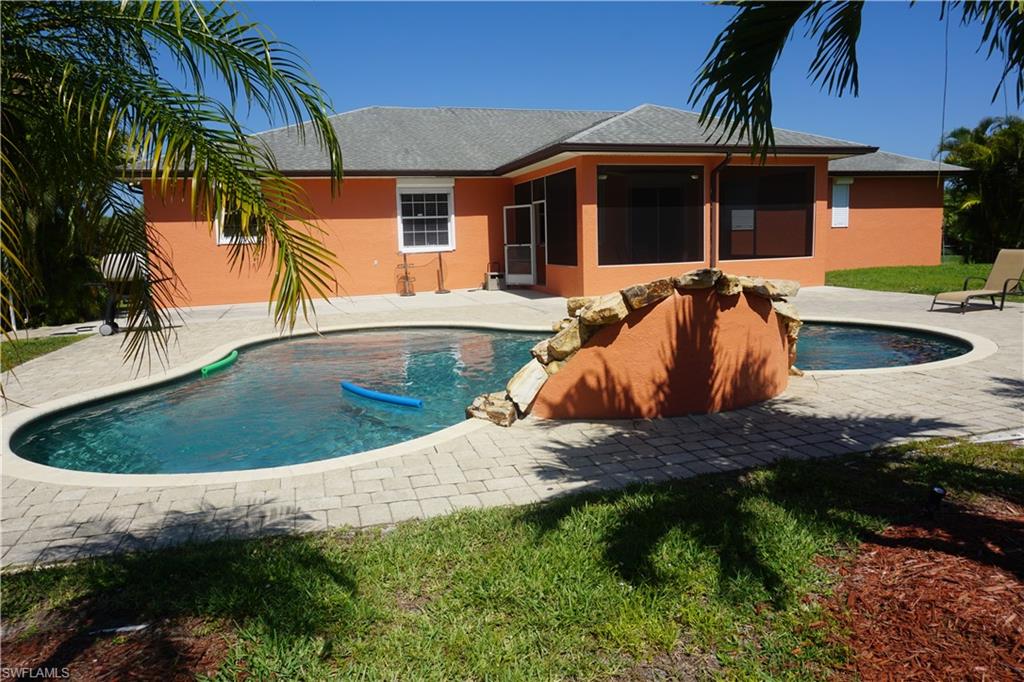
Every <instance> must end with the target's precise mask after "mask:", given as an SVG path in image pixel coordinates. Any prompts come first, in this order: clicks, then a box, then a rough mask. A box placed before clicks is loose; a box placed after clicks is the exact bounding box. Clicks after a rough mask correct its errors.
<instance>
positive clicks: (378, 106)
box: [332, 104, 620, 117]
mask: <svg viewBox="0 0 1024 682" xmlns="http://www.w3.org/2000/svg"><path fill="white" fill-rule="evenodd" d="M364 109H401V110H406V111H443V110H445V109H458V110H460V111H543V112H547V113H557V114H617V113H620V112H618V111H615V110H610V109H554V108H550V107H548V108H543V107H466V106H448V105H441V106H432V107H410V106H403V105H400V104H375V105H373V106H369V107H360V108H359V109H352V110H351V111H341V112H338V113H336V114H332V117H333V116H344V115H345V114H351V113H355V112H357V111H363V110H364Z"/></svg>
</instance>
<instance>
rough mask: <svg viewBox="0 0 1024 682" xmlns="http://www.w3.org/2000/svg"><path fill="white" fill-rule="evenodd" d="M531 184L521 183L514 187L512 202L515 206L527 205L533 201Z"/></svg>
mask: <svg viewBox="0 0 1024 682" xmlns="http://www.w3.org/2000/svg"><path fill="white" fill-rule="evenodd" d="M530 186H531V183H529V182H523V183H520V184H518V185H516V186H515V189H514V190H513V194H514V198H513V202H514V203H517V204H528V203H530V202H531V201H533V193H532V192H531V191H530Z"/></svg>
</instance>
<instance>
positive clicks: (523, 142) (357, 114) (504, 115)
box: [259, 107, 615, 173]
mask: <svg viewBox="0 0 1024 682" xmlns="http://www.w3.org/2000/svg"><path fill="white" fill-rule="evenodd" d="M614 115H615V112H613V111H552V110H543V109H539V110H528V109H462V108H449V107H442V108H433V109H412V108H404V107H369V108H366V109H356V110H355V111H349V112H346V113H343V114H338V115H336V116H332V117H331V123H332V124H333V125H334V129H335V130H336V131H337V133H338V139H339V140H341V153H342V158H343V163H344V166H345V171H346V172H362V173H367V172H372V171H408V172H422V171H465V172H478V173H485V172H490V171H493V170H494V169H495V168H497V167H498V166H501V165H503V164H506V163H509V162H512V161H514V160H516V159H518V158H520V157H523V156H525V155H527V154H529V153H530V152H532V151H534V150H536V149H538V148H540V147H544V146H547V145H550V144H553V143H555V142H557V141H558V140H561V139H563V138H565V137H567V136H569V135H572V134H573V133H576V132H578V131H580V130H583V129H585V128H588V127H589V126H592V125H593V124H595V123H597V122H598V121H603V120H605V119H606V118H608V117H610V116H614ZM259 137H260V139H262V140H263V141H264V142H266V143H267V144H269V145H270V148H271V150H272V151H273V152H274V155H275V157H276V158H277V162H278V164H279V166H280V168H281V169H282V170H284V171H322V170H326V169H327V168H328V167H329V166H328V160H327V155H326V154H325V153H324V152H323V150H322V149H320V148H319V147H318V146H316V141H315V139H314V138H313V136H312V135H307V136H306V145H305V146H303V145H300V144H299V143H298V141H297V138H296V133H295V131H294V129H289V128H281V129H278V130H272V131H269V132H266V133H261V134H260V135H259Z"/></svg>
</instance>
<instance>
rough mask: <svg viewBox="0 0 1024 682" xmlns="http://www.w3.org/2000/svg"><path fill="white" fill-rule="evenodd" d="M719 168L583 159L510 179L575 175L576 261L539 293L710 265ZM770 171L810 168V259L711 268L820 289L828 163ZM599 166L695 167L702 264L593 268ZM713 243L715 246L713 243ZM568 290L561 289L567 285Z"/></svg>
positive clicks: (677, 159) (687, 160)
mask: <svg viewBox="0 0 1024 682" xmlns="http://www.w3.org/2000/svg"><path fill="white" fill-rule="evenodd" d="M721 162H722V157H721V156H671V155H626V154H610V155H588V156H579V157H576V158H574V159H569V160H567V161H562V162H560V163H557V164H552V165H551V166H548V167H545V168H541V169H536V170H532V171H531V172H529V173H524V174H522V175H519V176H515V177H514V178H513V182H514V183H519V182H524V181H526V180H533V179H535V178H538V177H543V176H545V175H549V174H552V173H556V172H559V171H562V170H565V169H567V168H575V169H576V197H577V202H578V204H579V209H578V221H577V251H578V256H577V261H578V265H577V266H576V267H575V268H565V269H567V270H576V272H575V273H574V274H575V276H573V275H570V274H569V273H559V274H558V275H556V276H554V277H553V276H552V273H551V269H552V268H554V267H558V268H559V270H561V269H562V268H563V267H564V266H550V265H549V266H548V268H549V269H548V282H547V284H546V285H545V286H543V287H540V288H542V289H544V290H546V291H550V292H552V293H556V294H560V295H563V296H578V295H586V296H593V295H598V294H604V293H607V292H609V291H615V290H617V289H622V288H624V287H627V286H629V285H631V284H636V283H638V282H645V281H650V280H653V279H658V278H661V277H671V276H673V275H678V274H681V273H682V272H685V271H686V270H691V269H694V268H701V267H709V266H710V265H711V249H712V234H711V227H712V226H711V220H712V215H711V214H712V206H711V201H710V197H711V175H712V171H713V170H714V168H715V167H716V166H717V165H718V164H720V163H721ZM751 163H755V162H752V161H751V160H750V159H748V158H736V157H734V158H733V159H732V160H731V161H730V164H731V165H735V166H741V165H750V164H751ZM768 163H769V164H770V165H787V166H793V165H796V166H811V167H813V168H814V248H813V252H812V253H813V255H812V256H810V257H804V258H768V259H749V260H731V261H718V263H717V267H720V268H722V269H724V270H727V271H728V272H731V273H736V274H749V275H761V276H765V277H783V278H788V279H797V280H799V281H800V282H801V283H802V284H804V285H805V286H811V285H816V284H824V282H825V270H826V265H825V263H826V258H825V255H824V254H825V253H826V252H827V248H828V247H827V239H828V236H829V235H828V230H829V225H830V224H831V222H830V220H829V218H830V216H829V213H828V196H829V192H830V185H829V180H828V160H827V159H826V158H825V157H780V158H777V159H771V160H769V162H768ZM605 165H624V166H640V165H656V166H658V165H686V166H701V167H702V169H703V181H704V258H703V259H702V260H699V261H689V262H685V263H656V264H647V265H599V264H598V254H597V252H598V231H597V168H598V166H605ZM716 241H717V240H716ZM573 284H574V285H575V286H574V287H573V288H565V287H566V286H567V285H569V286H571V285H573Z"/></svg>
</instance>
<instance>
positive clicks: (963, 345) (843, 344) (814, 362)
mask: <svg viewBox="0 0 1024 682" xmlns="http://www.w3.org/2000/svg"><path fill="white" fill-rule="evenodd" d="M796 349H797V353H796V366H797V367H799V368H800V369H803V370H824V369H868V368H871V367H900V366H902V365H919V364H921V363H924V362H936V361H938V360H948V359H949V358H955V357H956V356H958V355H963V354H964V353H966V352H968V351H970V350H971V344H969V343H967V342H966V341H960V340H959V339H954V338H953V337H950V336H943V335H941V334H929V333H928V332H919V331H916V330H912V329H895V328H891V327H873V326H870V325H856V324H831V323H824V322H808V323H807V324H805V325H804V326H803V328H801V329H800V341H799V343H798V344H797V347H796Z"/></svg>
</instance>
